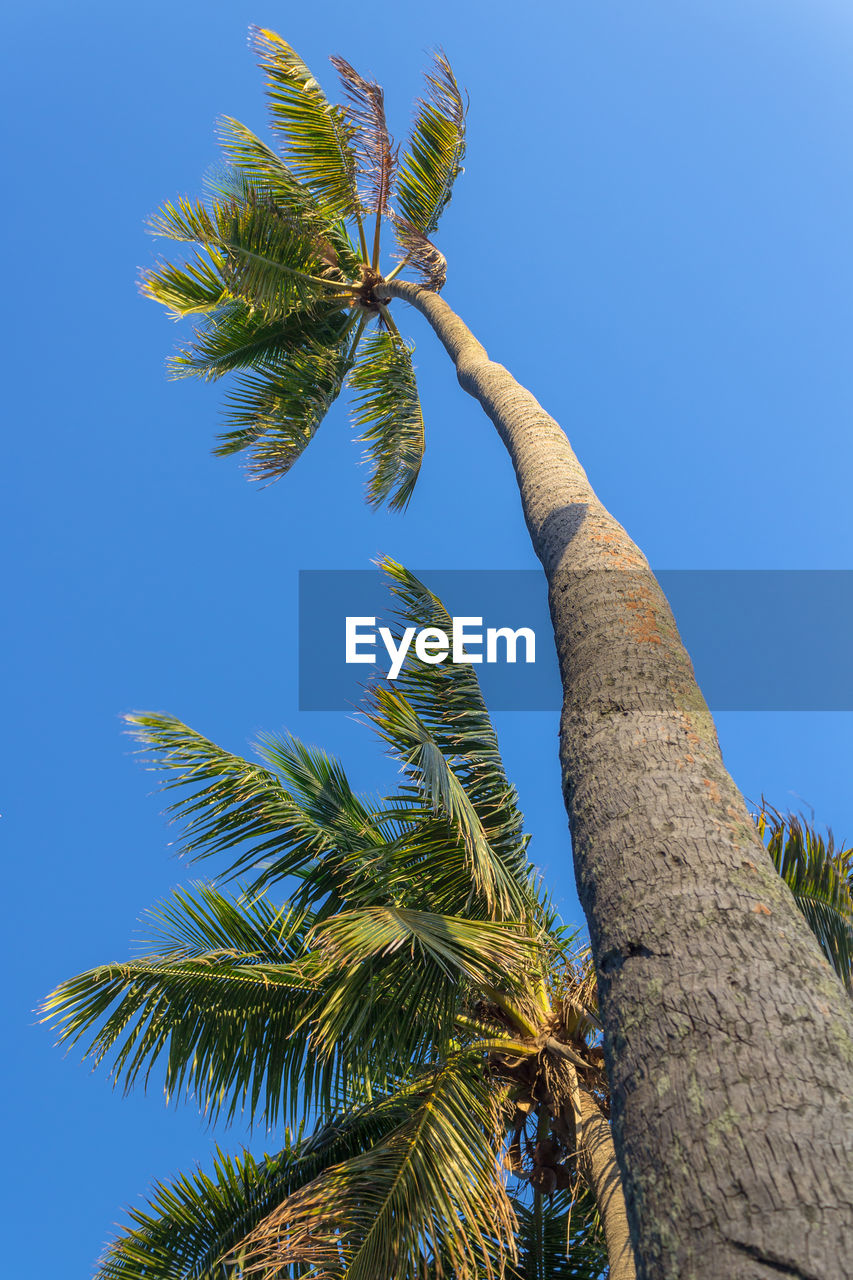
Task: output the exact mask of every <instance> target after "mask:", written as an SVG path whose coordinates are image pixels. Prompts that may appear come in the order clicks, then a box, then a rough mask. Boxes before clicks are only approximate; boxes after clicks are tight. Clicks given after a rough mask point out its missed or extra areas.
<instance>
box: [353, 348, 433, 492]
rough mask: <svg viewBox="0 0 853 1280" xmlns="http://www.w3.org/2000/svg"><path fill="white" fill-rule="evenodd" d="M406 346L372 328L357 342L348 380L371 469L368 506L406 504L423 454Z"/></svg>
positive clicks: (417, 403)
mask: <svg viewBox="0 0 853 1280" xmlns="http://www.w3.org/2000/svg"><path fill="white" fill-rule="evenodd" d="M412 350H413V348H411V347H409V346H408V345H407V344H406V343H405V342H404V341H403V339H402V338H401V337H400V335H399V334H398V333H396V332H388V331H386V330H384V329H374V330H373V332H372V333H370V334H369V335H368V337H367V338H366V339H365V341H364V342H363V344H362V346H361V349H360V351H359V354H358V363H357V364H356V366H355V368H354V369H353V371H352V373H351V374H350V378H349V383H350V386H351V387H352V388H353V390H354V391H355V392H356V396H355V399H354V401H353V421H354V424H355V426H356V427H358V428H359V429H364V434H363V435H362V436H361V439H362V441H364V443H365V444H367V446H368V450H367V456H368V458H369V459H370V460H371V463H372V474H371V477H370V481H369V484H368V487H367V497H368V501H369V502H371V503H372V504H373V505H374V506H378V505H380V504H381V503H383V502H387V503H388V505H389V506H390V507H391V508H392V509H393V510H403V509H405V507H406V506H407V505H408V503H409V500H410V499H411V496H412V493H413V492H414V488H415V485H416V483H417V479H418V475H419V474H420V469H421V463H422V462H423V456H424V420H423V413H422V411H421V402H420V398H419V396H418V387H417V382H416V381H415V370H414V366H413V364H412V354H411V353H412Z"/></svg>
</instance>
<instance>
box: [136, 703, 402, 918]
mask: <svg viewBox="0 0 853 1280" xmlns="http://www.w3.org/2000/svg"><path fill="white" fill-rule="evenodd" d="M126 720H127V722H128V724H129V725H130V726H131V729H132V731H133V732H134V735H135V736H136V738H137V739H138V741H139V742H140V744H141V746H142V748H143V749H144V750H146V751H151V752H153V756H152V757H151V761H150V763H151V765H152V766H153V767H155V768H156V769H158V770H162V771H163V772H164V774H165V779H164V783H163V789H164V790H166V791H174V790H179V791H181V792H182V795H181V798H180V799H179V800H177V801H175V802H174V803H173V804H172V805H170V807H169V814H170V817H171V818H172V820H173V821H175V822H178V823H180V824H181V826H182V828H183V835H182V839H181V841H180V847H181V849H182V851H183V853H184V854H186V855H187V856H189V857H190V858H193V859H198V858H209V857H214V856H220V855H222V854H227V855H228V858H229V863H228V866H227V869H226V871H225V874H226V875H227V876H237V875H241V874H246V873H248V874H251V875H252V876H253V881H252V885H251V890H252V891H255V892H256V891H258V890H260V889H261V888H262V887H263V886H265V885H268V884H271V883H273V882H274V881H276V880H281V879H283V878H284V877H287V876H298V877H300V878H301V879H302V880H303V881H304V882H305V886H306V888H305V892H304V894H303V902H304V905H305V906H306V907H308V906H310V907H311V908H312V909H313V908H319V907H320V906H322V905H323V903H325V902H326V900H327V899H328V898H329V897H331V899H332V909H333V910H335V909H337V906H338V905H339V904H340V902H342V901H343V900H344V897H345V896H347V894H348V892H349V885H350V884H351V882H352V881H353V880H354V879H355V877H356V875H357V871H358V866H359V861H360V859H364V860H365V863H366V866H367V870H366V871H365V875H369V876H370V878H371V879H372V880H375V877H376V874H377V871H378V866H379V862H378V860H377V857H376V851H377V850H378V851H379V856H380V857H381V851H382V847H383V845H384V843H385V841H386V838H387V837H388V835H389V834H390V833H391V830H392V829H391V826H390V825H389V823H388V819H387V817H386V816H385V815H384V814H383V813H381V812H379V811H377V810H376V809H374V808H372V807H371V806H369V805H368V804H367V802H366V801H364V800H362V799H360V798H359V797H357V796H356V795H355V794H354V792H353V791H352V789H351V787H350V785H349V783H348V781H347V779H346V775H345V773H344V771H343V769H342V768H341V766H340V764H339V763H338V762H337V761H336V760H333V759H331V758H330V757H329V756H326V755H325V754H324V753H323V752H318V751H311V750H309V749H308V748H306V747H304V746H303V745H302V744H301V743H300V742H298V741H297V740H296V739H295V738H291V737H283V738H276V737H272V736H270V737H266V738H264V739H263V741H262V745H261V750H262V752H263V756H264V758H265V760H266V761H267V762H268V763H269V764H270V765H271V766H272V767H271V768H265V767H264V766H263V765H262V764H258V763H253V762H251V761H248V760H245V759H244V758H243V757H242V756H238V755H235V754H234V753H232V752H230V751H226V750H224V749H223V748H222V747H219V746H217V744H216V743H215V742H211V740H210V739H209V738H205V737H204V736H203V735H202V734H200V733H197V732H196V731H195V730H194V729H190V728H189V727H188V726H187V725H185V724H183V723H182V722H181V721H180V720H178V719H176V718H175V717H174V716H168V715H164V714H158V713H153V712H145V713H140V714H136V715H130V716H127V717H126ZM309 873H313V876H314V880H313V882H312V881H309V879H308V875H309Z"/></svg>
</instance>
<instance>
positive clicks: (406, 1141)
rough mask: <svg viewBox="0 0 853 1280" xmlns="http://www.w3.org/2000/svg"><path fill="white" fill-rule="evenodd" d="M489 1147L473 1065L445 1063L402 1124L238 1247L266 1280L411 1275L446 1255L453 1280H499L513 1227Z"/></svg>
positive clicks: (287, 1204)
mask: <svg viewBox="0 0 853 1280" xmlns="http://www.w3.org/2000/svg"><path fill="white" fill-rule="evenodd" d="M497 1142H498V1137H497V1115H496V1108H495V1102H494V1097H493V1095H492V1093H491V1091H490V1089H489V1086H488V1084H487V1083H486V1082H485V1081H484V1079H483V1075H482V1070H481V1068H480V1065H479V1062H477V1061H476V1060H474V1059H473V1058H468V1060H467V1061H466V1060H465V1059H464V1058H460V1059H458V1060H456V1061H453V1062H448V1063H446V1064H445V1065H443V1066H441V1067H438V1068H436V1069H435V1071H434V1072H433V1073H432V1074H431V1078H430V1079H429V1080H428V1082H427V1083H425V1084H424V1085H423V1086H422V1089H421V1094H420V1098H419V1104H418V1106H417V1107H416V1108H415V1109H414V1111H413V1113H412V1114H411V1116H410V1117H409V1118H408V1119H407V1120H406V1121H405V1122H404V1123H403V1124H401V1125H400V1126H399V1127H398V1128H397V1129H395V1130H394V1131H393V1132H392V1133H391V1134H389V1135H388V1136H387V1137H386V1138H384V1139H383V1140H381V1141H379V1142H376V1143H374V1144H373V1145H372V1146H371V1147H370V1148H369V1149H366V1150H364V1151H363V1152H362V1153H360V1154H359V1155H356V1156H354V1157H353V1158H352V1159H349V1160H346V1161H343V1162H342V1163H340V1164H339V1165H337V1166H335V1167H333V1168H331V1169H329V1170H328V1171H327V1172H326V1173H324V1174H322V1175H321V1176H320V1177H318V1178H317V1179H315V1180H314V1182H312V1183H309V1184H308V1185H307V1186H306V1187H305V1188H304V1189H303V1190H302V1191H301V1192H297V1193H296V1194H295V1195H293V1196H290V1197H289V1198H288V1199H287V1200H285V1201H284V1202H283V1203H282V1204H281V1205H280V1207H279V1208H278V1209H277V1210H275V1211H274V1212H273V1213H272V1214H270V1216H269V1217H268V1218H267V1220H266V1221H265V1222H264V1223H262V1224H261V1225H260V1226H259V1227H258V1228H257V1229H256V1230H255V1231H254V1232H252V1233H251V1234H250V1235H249V1236H248V1237H247V1239H246V1240H245V1241H243V1244H242V1246H241V1254H242V1259H243V1262H244V1265H245V1266H246V1267H247V1268H250V1269H256V1270H257V1271H258V1273H259V1274H260V1275H261V1276H263V1277H266V1278H268V1280H272V1277H273V1276H278V1275H280V1274H282V1272H283V1270H284V1268H286V1267H289V1266H294V1267H304V1268H310V1274H311V1275H312V1276H313V1277H315V1278H316V1280H321V1278H322V1280H326V1278H328V1280H332V1277H336V1278H337V1277H341V1276H343V1275H346V1277H347V1280H375V1277H377V1276H391V1275H393V1276H396V1277H400V1278H401V1280H408V1278H409V1277H411V1278H412V1280H414V1277H416V1276H419V1275H422V1274H423V1273H424V1272H425V1270H426V1269H427V1268H428V1267H429V1265H430V1263H431V1262H432V1261H433V1260H434V1259H435V1258H442V1259H445V1260H446V1263H447V1267H448V1270H449V1272H450V1273H452V1274H453V1275H454V1276H455V1277H456V1280H468V1278H469V1277H471V1278H473V1277H474V1276H480V1277H486V1278H491V1277H493V1276H496V1275H497V1274H499V1272H500V1270H501V1261H502V1258H504V1257H512V1256H513V1255H514V1245H513V1229H514V1226H515V1222H514V1218H513V1214H512V1209H511V1206H510V1203H509V1200H508V1198H507V1195H506V1191H505V1189H504V1186H503V1181H502V1179H501V1177H500V1175H499V1172H498V1169H497V1163H496V1155H495V1153H496V1147H497Z"/></svg>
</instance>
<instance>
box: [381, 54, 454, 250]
mask: <svg viewBox="0 0 853 1280" xmlns="http://www.w3.org/2000/svg"><path fill="white" fill-rule="evenodd" d="M426 82H427V97H426V98H425V99H420V100H419V102H418V104H417V114H416V116H415V121H414V124H413V127H412V132H411V136H410V139H409V144H408V151H407V153H406V155H405V156H404V158H403V160H402V162H401V165H400V171H399V174H398V177H397V183H396V194H397V205H398V208H399V212H400V213H401V214H402V216H403V218H404V219H405V220H406V222H410V223H411V224H412V226H413V227H416V228H417V230H418V231H420V232H421V233H422V234H423V235H425V236H429V235H432V233H433V232H434V231H435V229H436V227H437V226H438V221H439V219H440V217H441V215H442V213H443V212H444V209H445V208H446V206H447V204H448V202H449V200H450V197H451V195H452V192H453V184H454V182H455V180H456V178H457V176H458V175H459V173H461V171H462V159H463V156H464V154H465V110H466V108H465V104H464V103H463V101H462V94H461V93H460V90H459V86H458V84H457V83H456V77H455V76H454V74H453V71H452V69H451V67H450V63H449V62H448V61H447V58H446V57H445V56H444V54H443V53H442V52H441V51H439V52H438V53H436V54H435V56H434V65H433V71H432V73H431V74H430V75H428V76H427V77H426Z"/></svg>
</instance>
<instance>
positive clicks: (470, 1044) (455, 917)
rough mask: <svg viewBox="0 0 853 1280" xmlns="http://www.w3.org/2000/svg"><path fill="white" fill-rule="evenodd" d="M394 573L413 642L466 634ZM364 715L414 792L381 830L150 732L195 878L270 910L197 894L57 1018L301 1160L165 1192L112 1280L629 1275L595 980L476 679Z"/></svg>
mask: <svg viewBox="0 0 853 1280" xmlns="http://www.w3.org/2000/svg"><path fill="white" fill-rule="evenodd" d="M388 568H389V572H390V573H391V574H392V580H393V582H394V584H395V587H396V590H397V593H398V595H399V597H400V600H401V603H402V606H403V609H404V612H405V616H406V617H407V618H408V619H410V620H412V621H414V622H416V623H419V624H420V625H432V626H441V627H444V626H447V625H448V624H449V619H448V617H447V615H446V613H445V612H444V610H443V608H442V606H441V604H440V602H439V601H438V600H437V599H436V598H435V597H434V596H432V595H431V594H430V593H429V592H428V591H427V590H426V588H425V587H423V585H422V584H421V583H420V582H418V580H417V579H416V578H414V577H413V576H412V575H410V574H408V573H407V572H406V571H405V570H403V569H402V568H401V567H400V566H397V565H392V564H390V563H389V565H388ZM367 716H368V719H369V720H370V721H371V722H372V723H373V726H374V727H375V729H376V731H377V732H378V733H379V735H380V736H381V738H382V739H383V740H384V741H385V742H386V743H387V745H388V747H389V748H390V751H391V753H392V755H393V756H394V757H395V759H396V760H397V762H398V763H399V765H400V767H401V768H402V771H403V775H404V778H405V781H404V783H403V785H402V786H401V788H400V790H399V792H398V793H397V794H395V795H393V796H391V797H389V798H387V799H385V800H383V801H382V802H381V803H378V804H377V803H374V802H371V801H368V800H365V799H362V798H360V797H358V796H357V795H355V793H354V792H353V791H352V789H351V787H350V785H349V783H348V782H347V779H346V776H345V774H344V772H343V770H342V769H341V767H340V765H339V764H338V763H337V762H335V761H333V760H330V759H329V758H328V757H326V756H325V755H323V754H322V753H319V752H317V751H313V750H309V749H308V748H306V747H305V746H303V745H302V744H301V743H299V742H297V741H296V740H294V739H292V738H269V739H266V740H265V741H264V743H263V746H262V749H261V756H262V759H263V764H262V765H258V764H255V763H250V762H249V761H247V760H244V759H242V758H241V757H238V756H234V755H232V754H230V753H228V752H226V751H224V750H222V749H221V748H219V747H217V746H216V745H215V744H214V743H212V742H210V741H208V740H207V739H205V738H203V737H201V736H200V735H199V734H197V733H194V732H193V731H192V730H191V729H189V728H187V727H186V726H185V725H183V724H181V723H180V722H179V721H177V720H175V719H173V718H172V717H169V716H164V715H137V716H132V717H130V720H131V723H132V725H133V727H134V729H135V731H136V732H137V734H138V735H139V736H140V738H141V739H142V741H143V742H144V743H145V745H146V747H147V748H153V750H154V753H155V757H156V761H157V764H158V766H161V767H164V768H165V769H166V770H167V771H168V781H167V786H168V787H170V788H178V789H179V791H180V793H181V794H180V798H179V799H178V800H177V802H176V803H175V804H174V805H173V806H172V808H173V813H174V816H175V817H176V818H177V819H178V820H180V821H182V823H183V824H184V829H185V838H184V848H185V850H186V851H187V852H188V853H189V855H190V856H191V857H193V858H202V857H209V856H212V855H223V854H224V855H225V856H226V858H227V860H228V864H229V865H228V867H227V871H226V875H232V876H233V875H238V874H242V875H247V876H248V877H249V883H248V885H247V886H246V888H245V889H244V891H243V892H242V893H241V895H240V896H239V897H237V898H235V897H233V896H230V895H227V894H226V893H224V892H222V891H221V890H220V889H218V888H215V887H214V886H212V885H199V886H197V887H195V888H192V889H179V890H178V891H177V892H175V893H174V894H173V895H172V897H171V898H170V899H169V900H168V901H167V902H166V903H164V904H162V905H161V906H160V907H159V908H158V909H157V910H156V911H154V912H153V913H152V915H151V917H150V922H151V924H152V925H153V930H152V934H153V942H152V949H151V951H150V953H149V954H148V955H146V956H145V957H144V958H142V959H137V960H134V961H131V962H126V963H118V964H110V965H103V966H99V967H98V968H96V969H94V970H91V971H89V972H88V973H84V974H81V975H80V976H78V977H76V978H73V979H71V980H70V981H68V982H65V983H63V984H62V986H60V987H59V988H58V989H57V990H56V991H55V992H54V993H53V995H52V996H51V997H50V998H49V1000H48V1001H47V1003H46V1006H45V1008H46V1012H47V1015H48V1016H49V1017H51V1018H52V1019H53V1020H54V1021H55V1022H56V1023H58V1024H59V1026H60V1027H61V1038H62V1040H64V1041H65V1042H67V1043H76V1042H80V1041H82V1042H83V1044H84V1045H85V1047H86V1053H87V1054H88V1055H89V1056H91V1057H92V1058H94V1060H95V1061H96V1062H102V1061H104V1060H105V1059H107V1058H111V1060H112V1069H113V1073H114V1075H115V1077H116V1078H117V1079H121V1080H123V1081H124V1083H125V1085H126V1086H127V1087H130V1086H131V1085H132V1084H133V1083H134V1082H135V1081H136V1080H137V1079H139V1078H140V1077H141V1076H143V1077H144V1078H145V1079H148V1078H149V1076H150V1075H151V1073H152V1072H153V1071H155V1070H156V1069H157V1068H161V1069H162V1068H165V1070H164V1074H165V1083H166V1092H167V1095H173V1096H178V1095H191V1096H192V1097H193V1098H194V1100H195V1101H196V1102H197V1103H198V1105H199V1107H200V1108H201V1109H202V1111H203V1112H204V1113H206V1114H207V1115H208V1116H210V1117H211V1118H212V1119H215V1118H217V1117H223V1118H225V1119H232V1118H234V1117H235V1116H237V1115H238V1114H245V1113H248V1115H249V1116H250V1117H251V1118H252V1119H253V1120H254V1121H256V1122H258V1123H261V1124H264V1125H266V1126H268V1127H269V1128H271V1129H274V1130H277V1131H279V1132H280V1130H281V1127H282V1126H284V1135H283V1142H281V1143H280V1149H279V1150H278V1151H277V1152H276V1154H274V1155H271V1156H266V1157H264V1158H263V1159H262V1160H256V1159H254V1158H253V1157H252V1156H251V1155H250V1154H249V1153H248V1152H245V1151H244V1152H243V1153H242V1155H240V1156H239V1157H229V1156H227V1155H225V1154H223V1153H222V1152H219V1153H218V1158H217V1159H216V1161H215V1163H214V1167H213V1170H212V1172H211V1173H209V1174H205V1173H202V1172H200V1171H199V1172H196V1173H194V1174H191V1175H188V1176H184V1177H181V1178H179V1179H178V1180H177V1181H176V1182H174V1183H173V1184H171V1185H166V1184H161V1185H158V1186H157V1187H156V1188H155V1190H154V1193H153V1196H152V1197H151V1200H150V1203H149V1205H148V1206H147V1208H146V1209H144V1210H134V1211H132V1212H131V1215H130V1218H131V1221H130V1225H129V1227H128V1228H127V1229H126V1230H125V1231H124V1233H123V1234H122V1235H121V1236H119V1238H118V1239H117V1240H116V1241H115V1242H114V1243H113V1244H112V1246H111V1247H110V1249H109V1251H108V1253H107V1255H106V1257H105V1259H104V1261H103V1262H102V1264H101V1268H100V1271H99V1276H100V1277H101V1280H141V1278H142V1277H146V1278H148V1280H152V1278H155V1280H208V1278H209V1277H210V1278H212V1277H214V1276H216V1277H221V1276H229V1277H236V1276H239V1275H243V1274H246V1272H247V1270H251V1271H254V1270H256V1269H257V1270H258V1271H260V1272H261V1273H262V1275H264V1276H267V1277H270V1278H272V1277H280V1276H290V1275H294V1276H295V1275H310V1276H312V1277H317V1280H320V1278H321V1277H329V1278H330V1280H331V1277H339V1276H341V1275H344V1274H345V1275H346V1276H347V1277H348V1280H356V1278H357V1277H363V1276H364V1277H370V1280H383V1278H386V1277H387V1278H388V1280H391V1277H394V1278H395V1280H396V1278H397V1277H402V1276H414V1275H416V1274H417V1275H420V1274H422V1273H424V1270H425V1272H426V1273H427V1274H432V1275H435V1276H436V1277H437V1276H439V1275H441V1274H446V1275H452V1276H454V1277H457V1278H458V1280H466V1278H467V1277H474V1276H485V1277H488V1278H491V1277H492V1276H495V1277H497V1276H500V1275H503V1274H504V1273H505V1272H506V1273H507V1274H508V1275H509V1276H511V1277H512V1278H513V1280H545V1277H546V1276H549V1277H550V1276H552V1275H556V1276H565V1277H570V1276H575V1277H578V1278H579V1280H581V1278H583V1280H595V1277H598V1276H600V1275H601V1274H602V1272H603V1271H604V1270H605V1268H606V1266H607V1257H608V1254H609V1272H608V1274H609V1275H610V1277H611V1280H628V1278H633V1277H634V1276H635V1274H636V1272H635V1269H634V1264H633V1257H632V1254H631V1248H630V1241H629V1236H628V1226H627V1217H626V1213H625V1205H624V1198H623V1196H622V1190H621V1183H620V1179H619V1173H618V1169H617V1166H616V1161H615V1153H614V1150H613V1142H612V1138H611V1136H610V1127H609V1123H608V1118H607V1116H608V1111H609V1096H608V1090H607V1085H606V1080H605V1076H604V1067H603V1055H602V1051H601V1048H600V1044H599V1040H600V1035H599V1025H600V1024H599V1020H598V1015H597V1004H596V996H595V979H594V976H593V974H592V972H591V970H590V968H589V966H588V965H587V964H584V962H583V960H582V959H580V960H579V958H578V956H577V955H574V954H573V953H572V950H571V939H570V938H569V936H568V935H567V933H566V931H565V930H564V929H563V928H562V927H561V926H560V925H559V923H558V922H557V919H556V916H555V913H554V911H553V909H552V908H551V907H550V905H549V903H548V901H547V899H546V898H545V897H544V896H543V895H542V893H541V892H540V891H539V890H538V889H537V886H536V882H535V879H534V876H533V871H532V868H531V865H530V863H529V861H528V858H527V852H526V849H527V840H528V837H526V836H525V835H524V834H523V831H522V816H521V813H520V812H519V809H518V804H517V799H516V794H515V791H514V789H513V788H512V787H511V786H510V784H509V783H508V781H507V779H506V775H505V773H504V770H503V765H502V763H501V759H500V754H499V751H498V745H497V739H496V737H495V733H494V729H493V727H492V725H491V722H490V720H489V716H488V713H487V711H486V708H485V705H484V703H483V700H482V696H481V694H480V690H479V686H478V683H477V680H476V677H475V676H474V675H473V673H472V672H471V670H470V669H466V668H464V667H453V666H450V667H444V668H438V667H425V666H423V665H422V664H419V663H417V662H410V664H409V666H408V667H407V668H406V670H405V671H404V672H403V674H402V676H401V679H400V680H399V682H398V684H397V687H396V688H395V690H394V691H393V692H389V691H388V690H387V689H385V688H375V689H374V690H373V691H372V693H371V695H370V698H369V701H368V707H367ZM282 882H285V883H286V884H287V885H288V887H289V888H290V897H289V899H288V900H287V901H285V902H284V903H282V904H280V905H279V904H274V903H273V902H272V901H271V897H270V891H271V890H273V887H274V886H277V885H280V884H281V883H282ZM306 1126H308V1128H307V1129H306ZM501 1166H503V1167H501ZM507 1179H509V1180H510V1182H511V1184H512V1191H511V1192H508V1190H507V1186H506V1181H507ZM599 1218H600V1222H601V1229H599V1228H598V1226H597V1222H598V1219H599ZM567 1237H568V1238H569V1240H570V1247H569V1250H568V1254H567V1251H566V1241H567ZM605 1241H606V1251H605Z"/></svg>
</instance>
